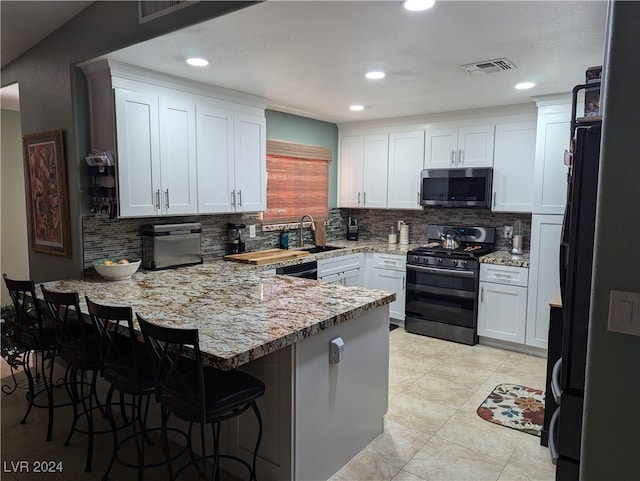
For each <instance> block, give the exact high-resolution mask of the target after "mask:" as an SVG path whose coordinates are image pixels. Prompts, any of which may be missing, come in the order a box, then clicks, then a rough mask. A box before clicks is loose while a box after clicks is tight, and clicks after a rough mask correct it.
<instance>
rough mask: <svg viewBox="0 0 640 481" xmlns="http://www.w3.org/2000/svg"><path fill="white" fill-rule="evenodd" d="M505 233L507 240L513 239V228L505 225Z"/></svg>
mask: <svg viewBox="0 0 640 481" xmlns="http://www.w3.org/2000/svg"><path fill="white" fill-rule="evenodd" d="M503 232H504V234H503V236H504V238H505V239H511V236H512V235H513V226H512V225H505V226H504V231H503Z"/></svg>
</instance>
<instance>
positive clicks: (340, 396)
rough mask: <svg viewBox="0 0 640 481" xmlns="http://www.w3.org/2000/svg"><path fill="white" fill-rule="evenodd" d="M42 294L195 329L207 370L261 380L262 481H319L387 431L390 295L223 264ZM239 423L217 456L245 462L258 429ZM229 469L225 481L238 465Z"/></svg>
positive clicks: (56, 286)
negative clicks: (333, 347)
mask: <svg viewBox="0 0 640 481" xmlns="http://www.w3.org/2000/svg"><path fill="white" fill-rule="evenodd" d="M44 285H45V287H46V288H47V289H50V290H55V291H75V292H78V294H79V296H80V301H81V303H80V308H81V310H82V311H83V312H85V313H86V303H85V301H84V296H85V295H86V296H88V297H89V298H90V299H91V300H92V301H94V302H98V303H101V304H108V305H126V306H131V307H132V308H133V311H134V312H137V313H140V314H141V315H142V316H143V317H145V318H146V319H148V320H149V321H150V322H153V323H158V324H162V325H165V326H171V327H182V328H197V329H198V330H199V333H200V349H201V351H202V353H203V356H204V357H205V362H207V363H208V364H209V365H211V366H214V367H217V368H219V369H234V368H239V369H241V370H243V371H246V372H248V373H250V374H252V375H254V376H256V377H258V378H259V379H260V380H262V381H263V382H264V383H265V385H266V387H267V389H266V393H265V396H264V397H263V398H262V399H261V400H260V402H259V405H260V409H261V411H262V414H263V419H264V437H263V441H262V444H261V448H260V452H259V457H258V477H259V478H260V479H261V480H281V479H291V480H305V481H307V480H316V479H317V480H320V479H327V478H328V477H330V476H331V475H332V474H333V473H334V472H336V471H337V470H338V469H339V468H340V467H342V466H343V465H344V464H345V463H346V462H347V461H348V460H349V459H351V457H353V456H354V455H355V454H357V453H358V452H359V451H360V450H361V449H363V448H364V447H365V446H366V445H367V444H368V443H369V442H371V441H372V440H373V439H374V438H375V437H376V436H377V435H378V434H380V433H381V432H382V430H383V416H384V414H385V413H386V411H387V406H388V363H389V338H388V332H389V331H388V324H389V307H388V304H389V303H390V302H392V301H393V300H394V299H395V294H393V293H390V292H385V291H379V290H374V289H366V288H360V287H352V286H342V285H336V284H328V283H322V282H319V281H312V280H306V279H300V278H295V277H285V276H279V275H274V274H268V273H264V272H261V271H260V270H259V269H255V268H251V267H249V266H245V265H241V264H234V263H231V262H224V261H212V262H208V263H205V264H201V265H195V266H189V267H183V268H177V269H171V270H163V271H139V272H136V273H135V274H134V275H133V277H132V278H131V279H127V280H121V281H112V282H110V281H104V280H102V279H101V278H87V279H85V280H60V281H51V282H45V283H44ZM37 291H40V289H39V288H38V289H37ZM38 295H39V296H40V295H41V293H40V292H38ZM134 322H135V323H136V325H137V322H136V321H134ZM336 338H340V339H341V340H342V341H343V342H344V352H343V356H342V358H341V360H340V362H339V363H337V364H332V363H330V360H329V350H330V344H331V341H332V340H334V339H336ZM236 423H237V424H234V425H232V426H231V425H230V426H228V427H227V429H226V430H225V432H226V435H225V438H224V439H225V443H224V444H226V446H227V449H226V450H227V452H229V451H231V453H232V454H235V455H239V456H241V457H242V456H246V454H247V453H246V449H245V446H250V445H251V444H252V443H253V442H255V431H254V429H255V426H253V425H252V421H251V417H248V418H246V417H245V416H244V415H243V416H240V418H238V420H237V421H236ZM320 454H321V455H320ZM228 469H229V470H231V471H232V472H233V470H234V464H230V465H229V466H228ZM235 474H236V475H240V476H244V473H243V472H242V471H240V472H239V473H235Z"/></svg>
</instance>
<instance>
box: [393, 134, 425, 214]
mask: <svg viewBox="0 0 640 481" xmlns="http://www.w3.org/2000/svg"><path fill="white" fill-rule="evenodd" d="M423 165H424V131H422V130H418V131H414V132H403V133H399V134H390V135H389V181H388V190H389V191H388V198H389V201H388V203H387V207H388V208H389V209H407V210H408V209H415V210H419V209H422V207H421V206H420V171H421V170H422V168H423Z"/></svg>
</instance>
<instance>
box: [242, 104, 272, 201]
mask: <svg viewBox="0 0 640 481" xmlns="http://www.w3.org/2000/svg"><path fill="white" fill-rule="evenodd" d="M265 126H266V122H265V119H264V117H257V116H252V115H246V114H238V113H236V114H234V139H235V148H234V152H235V156H234V165H235V167H234V170H235V190H236V199H235V200H236V205H235V208H236V211H237V212H258V211H263V210H265V209H266V208H267V163H266V162H267V160H266V133H265Z"/></svg>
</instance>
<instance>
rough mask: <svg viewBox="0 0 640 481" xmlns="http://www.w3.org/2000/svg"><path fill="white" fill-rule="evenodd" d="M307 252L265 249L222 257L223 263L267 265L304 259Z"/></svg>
mask: <svg viewBox="0 0 640 481" xmlns="http://www.w3.org/2000/svg"><path fill="white" fill-rule="evenodd" d="M308 255H309V253H308V252H303V251H290V250H287V249H267V250H263V251H256V252H245V253H243V254H229V255H226V256H224V257H223V259H224V260H225V261H234V262H244V263H245V264H253V265H260V264H267V263H269V262H278V261H285V260H288V259H295V258H297V257H306V256H308Z"/></svg>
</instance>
